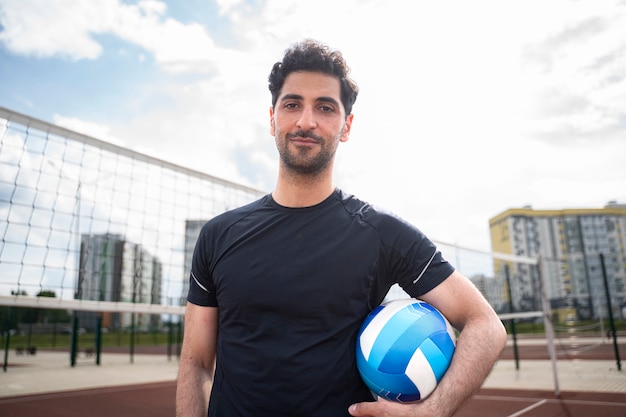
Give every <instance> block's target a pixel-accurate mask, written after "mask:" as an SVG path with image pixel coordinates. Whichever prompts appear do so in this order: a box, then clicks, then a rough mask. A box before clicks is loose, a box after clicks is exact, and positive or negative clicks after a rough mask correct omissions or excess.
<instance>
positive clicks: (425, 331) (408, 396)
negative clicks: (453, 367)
mask: <svg viewBox="0 0 626 417" xmlns="http://www.w3.org/2000/svg"><path fill="white" fill-rule="evenodd" d="M455 348H456V333H455V330H454V328H453V327H452V326H451V325H450V323H449V322H448V320H447V319H446V318H445V317H444V316H443V314H441V313H440V312H439V311H438V310H437V309H436V308H435V307H433V306H431V305H430V304H428V303H426V302H424V301H421V300H416V299H402V300H394V301H390V302H387V303H384V304H381V305H380V306H379V307H378V308H376V309H375V310H374V311H372V312H371V313H370V314H369V315H368V316H367V318H366V319H365V321H364V322H363V324H362V326H361V329H360V330H359V333H358V337H357V346H356V364H357V368H358V370H359V373H360V374H361V378H362V379H363V381H364V382H365V384H366V385H367V386H368V387H369V389H370V390H371V391H372V393H374V394H376V395H378V396H379V397H383V398H385V399H387V400H391V401H397V402H405V403H408V402H414V401H419V400H423V399H424V398H426V397H427V396H428V395H430V393H431V392H432V391H433V390H434V389H435V388H436V386H437V384H438V383H439V381H441V378H442V377H443V375H444V374H445V372H446V371H447V370H448V366H449V365H450V361H451V360H452V355H453V354H454V350H455Z"/></svg>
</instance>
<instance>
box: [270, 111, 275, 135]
mask: <svg viewBox="0 0 626 417" xmlns="http://www.w3.org/2000/svg"><path fill="white" fill-rule="evenodd" d="M270 135H272V136H276V129H275V127H274V108H273V107H270Z"/></svg>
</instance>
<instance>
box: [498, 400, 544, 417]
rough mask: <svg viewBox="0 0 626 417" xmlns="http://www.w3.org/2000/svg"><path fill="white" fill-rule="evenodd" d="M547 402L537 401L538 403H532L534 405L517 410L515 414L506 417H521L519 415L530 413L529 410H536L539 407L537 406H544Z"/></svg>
mask: <svg viewBox="0 0 626 417" xmlns="http://www.w3.org/2000/svg"><path fill="white" fill-rule="evenodd" d="M547 402H548V400H541V401H539V402H537V403H534V404H532V405H529V406H528V407H526V408H523V409H521V410H519V411H518V412H517V413H513V414H510V415H508V416H507V417H519V416H521V415H523V414H526V413H527V412H528V411H530V410H533V409H535V408H537V407H539V406H542V405H544V404H545V403H547Z"/></svg>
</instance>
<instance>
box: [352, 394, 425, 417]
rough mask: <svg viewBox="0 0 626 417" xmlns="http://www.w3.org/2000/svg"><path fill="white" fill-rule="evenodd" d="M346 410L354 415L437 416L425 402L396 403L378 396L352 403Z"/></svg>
mask: <svg viewBox="0 0 626 417" xmlns="http://www.w3.org/2000/svg"><path fill="white" fill-rule="evenodd" d="M348 412H349V413H350V414H351V415H353V416H355V417H416V416H419V417H428V416H433V417H434V416H437V413H436V412H435V410H432V409H430V407H429V406H428V403H427V402H417V403H411V404H405V403H397V402H392V401H387V400H384V399H382V398H380V397H379V398H378V401H375V402H363V403H357V404H352V405H351V406H350V407H349V408H348Z"/></svg>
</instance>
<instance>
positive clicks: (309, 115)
mask: <svg viewBox="0 0 626 417" xmlns="http://www.w3.org/2000/svg"><path fill="white" fill-rule="evenodd" d="M296 124H297V126H298V128H300V129H302V130H310V129H313V128H315V127H316V126H317V121H316V120H315V114H314V112H313V108H311V107H308V106H306V107H303V108H302V112H301V113H300V117H299V118H298V120H297V122H296Z"/></svg>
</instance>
